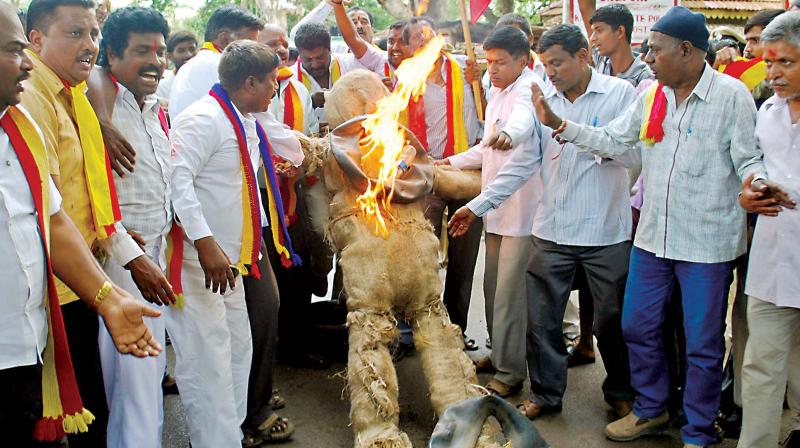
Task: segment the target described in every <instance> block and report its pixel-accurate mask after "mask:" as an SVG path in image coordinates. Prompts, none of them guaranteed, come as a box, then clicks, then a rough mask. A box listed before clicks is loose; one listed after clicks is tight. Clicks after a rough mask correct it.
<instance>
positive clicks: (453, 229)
mask: <svg viewBox="0 0 800 448" xmlns="http://www.w3.org/2000/svg"><path fill="white" fill-rule="evenodd" d="M476 219H478V216H477V215H476V214H475V213H472V210H470V209H469V208H467V207H466V206H464V207H461V208H460V209H458V210H456V212H455V213H454V214H453V217H452V218H450V221H449V222H448V223H447V233H449V234H450V236H452V237H453V238H458V237H460V236H463V235H464V234H466V233H467V231H469V226H470V225H472V223H473V222H474V221H475V220H476Z"/></svg>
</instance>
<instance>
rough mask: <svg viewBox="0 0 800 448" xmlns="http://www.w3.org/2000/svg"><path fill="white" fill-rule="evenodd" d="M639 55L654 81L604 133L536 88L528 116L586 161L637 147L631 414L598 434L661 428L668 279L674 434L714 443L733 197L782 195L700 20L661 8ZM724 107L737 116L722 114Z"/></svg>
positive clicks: (741, 238)
mask: <svg viewBox="0 0 800 448" xmlns="http://www.w3.org/2000/svg"><path fill="white" fill-rule="evenodd" d="M649 47H650V48H649V52H648V53H647V56H646V57H645V62H646V63H647V64H648V65H649V66H650V69H651V70H652V72H653V74H654V75H655V77H656V79H657V80H658V81H659V84H656V85H653V86H652V87H651V88H650V89H648V90H647V92H646V93H645V94H644V95H640V96H639V98H638V100H637V101H636V102H635V103H633V104H632V105H631V107H630V108H629V109H628V110H627V111H626V113H625V114H624V115H622V116H620V117H619V118H618V119H616V120H615V121H613V122H612V123H611V124H610V125H608V126H605V127H602V128H594V127H590V126H585V125H580V124H577V123H575V122H573V121H571V120H562V118H561V117H559V116H557V115H555V114H554V113H553V112H552V110H551V109H550V107H549V106H548V105H547V102H546V101H545V99H544V95H543V94H542V93H541V92H540V91H537V92H534V95H533V101H534V105H535V108H536V113H537V116H538V117H539V119H540V120H541V121H542V122H543V123H544V124H545V125H546V126H549V127H551V128H553V129H555V134H558V135H560V137H561V138H562V139H564V140H565V141H568V142H572V143H574V144H576V145H577V146H579V147H582V148H585V149H584V151H586V152H591V153H593V154H594V155H596V156H600V157H604V158H605V157H609V158H613V157H616V156H618V155H619V154H622V153H624V152H626V151H628V150H629V148H630V145H633V144H635V143H637V142H639V141H640V140H641V141H643V142H644V147H643V149H642V171H643V172H645V173H647V185H646V188H645V192H644V205H643V208H642V212H641V220H640V223H639V227H638V230H637V233H636V239H635V241H634V248H633V251H632V252H631V257H630V269H629V273H628V281H627V285H626V289H625V299H624V303H623V310H622V331H623V333H624V337H625V342H626V343H627V346H628V351H629V357H630V366H631V368H630V370H631V384H632V385H633V387H634V388H635V389H636V391H637V392H638V394H639V395H638V397H637V398H636V402H635V404H634V407H633V412H631V413H630V414H629V415H628V416H626V417H624V418H622V419H619V420H617V421H615V422H613V423H611V424H609V425H608V426H607V427H606V436H607V437H609V438H610V439H612V440H617V441H629V440H634V439H637V438H639V437H641V436H644V435H647V434H652V433H655V432H659V431H660V430H661V429H662V427H663V426H664V425H666V424H667V423H668V422H669V415H668V413H667V399H668V396H669V377H668V370H667V366H666V356H665V354H664V347H663V344H662V342H661V338H662V328H663V324H664V318H665V316H664V314H665V310H666V308H667V307H666V304H667V302H668V300H669V298H670V296H671V292H672V289H673V287H674V285H675V283H676V282H677V283H678V284H679V285H680V289H681V297H682V304H683V309H684V321H683V326H684V330H685V333H686V358H687V371H686V388H685V390H684V402H683V409H684V412H685V414H686V418H687V424H686V425H685V426H684V427H683V428H681V438H682V439H683V443H684V447H689V448H693V447H703V446H708V445H712V444H714V443H716V432H715V430H714V420H715V419H716V417H717V411H718V410H719V404H720V388H721V384H722V357H723V355H724V353H725V344H724V337H723V334H724V327H725V323H724V322H725V309H726V306H727V298H728V290H729V288H730V284H731V281H732V270H733V260H735V259H736V258H737V257H738V256H740V255H742V254H743V253H744V251H745V235H744V224H743V223H744V212H743V211H742V209H741V208H740V207H739V206H738V204H737V203H736V199H735V197H736V191H737V190H738V189H739V185H740V182H741V181H742V180H744V179H747V178H748V177H753V178H755V179H762V183H763V185H764V186H765V193H768V194H776V195H779V196H785V193H784V192H783V190H782V189H781V188H780V187H779V186H777V185H776V184H774V183H771V182H769V181H767V180H766V170H765V168H764V164H763V161H762V159H761V156H762V153H761V151H760V150H759V149H758V148H757V147H756V143H755V139H754V131H755V114H756V109H755V106H754V105H753V100H752V97H751V96H750V93H749V92H748V90H747V89H746V88H745V87H744V85H743V84H742V83H740V82H738V81H737V80H735V79H733V78H731V77H729V76H725V75H722V74H720V73H717V72H715V71H714V70H713V69H712V68H711V67H710V66H709V65H708V64H706V62H705V54H706V51H707V49H708V29H707V27H706V20H705V17H704V16H703V15H702V14H699V13H693V12H691V11H689V10H688V9H686V8H684V7H680V6H679V7H674V8H672V9H670V10H669V11H668V12H667V13H666V14H665V15H664V16H663V17H662V18H661V19H660V20H659V21H658V22H656V24H655V25H653V27H652V28H651V31H650V40H649ZM659 110H660V111H663V112H662V113H659ZM731 110H735V111H737V113H736V114H735V115H734V116H731V114H730V111H731ZM731 120H733V121H731ZM598 148H600V149H598Z"/></svg>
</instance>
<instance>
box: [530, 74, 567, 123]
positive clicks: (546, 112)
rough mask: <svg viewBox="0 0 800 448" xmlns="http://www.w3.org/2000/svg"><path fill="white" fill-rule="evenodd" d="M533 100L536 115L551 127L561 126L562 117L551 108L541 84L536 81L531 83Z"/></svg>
mask: <svg viewBox="0 0 800 448" xmlns="http://www.w3.org/2000/svg"><path fill="white" fill-rule="evenodd" d="M531 101H532V102H533V108H534V110H535V111H536V117H537V118H538V119H539V121H541V122H542V124H543V125H545V126H547V127H549V128H551V129H557V128H558V127H559V126H561V118H560V117H559V116H558V115H556V114H555V112H553V110H552V109H550V105H548V104H547V100H546V99H545V98H544V92H542V89H541V88H540V87H539V84H537V83H535V82H534V83H531Z"/></svg>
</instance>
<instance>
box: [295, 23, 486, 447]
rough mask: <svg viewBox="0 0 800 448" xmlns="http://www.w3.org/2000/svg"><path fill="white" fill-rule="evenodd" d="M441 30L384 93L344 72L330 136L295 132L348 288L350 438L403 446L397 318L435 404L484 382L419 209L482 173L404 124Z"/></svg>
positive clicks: (481, 442)
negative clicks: (323, 201)
mask: <svg viewBox="0 0 800 448" xmlns="http://www.w3.org/2000/svg"><path fill="white" fill-rule="evenodd" d="M442 45H443V41H442V40H441V39H440V38H438V37H437V38H435V39H434V40H433V41H431V43H430V44H429V45H428V46H427V47H425V48H424V49H423V50H421V51H420V52H419V53H418V54H417V55H416V56H415V57H414V58H411V59H409V60H407V61H405V62H404V63H403V65H401V66H400V68H398V70H397V72H396V73H397V76H398V83H397V86H396V87H395V89H394V91H393V92H392V93H391V94H390V93H389V91H388V90H387V89H386V87H384V85H383V84H382V82H381V79H380V78H379V77H378V76H377V75H375V74H373V73H370V72H367V71H354V72H351V73H348V74H347V75H345V76H343V77H342V78H341V79H340V80H339V81H338V82H337V83H336V85H335V86H334V88H333V89H332V90H331V91H330V92H328V93H327V94H326V117H327V119H328V122H329V125H330V127H331V128H332V129H333V131H332V132H331V133H330V134H329V135H328V136H327V137H326V138H307V137H303V138H301V143H302V147H303V150H304V152H305V154H306V160H305V162H304V169H305V170H306V172H307V174H316V175H321V177H322V179H323V181H324V185H325V187H326V190H327V191H328V193H329V195H330V198H331V200H330V204H329V207H328V208H327V210H316V211H311V214H312V219H315V220H316V219H324V220H325V222H326V223H327V225H326V240H327V241H328V242H329V243H330V244H331V246H332V247H333V248H334V249H335V250H336V251H337V253H338V256H339V268H340V269H341V270H342V276H343V284H344V290H345V292H346V295H347V309H348V314H347V325H348V332H349V352H348V364H347V388H348V391H349V397H350V421H351V424H352V427H353V431H354V432H355V447H356V448H368V447H369V448H407V447H411V446H412V445H411V442H410V440H409V438H408V436H407V435H406V434H405V433H404V432H403V431H401V430H400V429H399V427H398V424H399V411H400V410H399V405H398V382H397V375H396V372H395V369H394V365H393V363H392V358H391V355H390V352H389V348H388V347H389V344H390V343H391V342H392V341H393V340H394V339H395V337H396V336H397V322H398V319H403V320H406V321H407V322H409V323H410V324H411V326H412V329H413V334H414V344H415V346H416V348H417V350H418V352H419V354H420V358H421V361H422V367H423V370H424V373H425V376H426V379H427V382H428V387H429V391H430V397H431V402H432V404H433V408H434V410H435V412H436V415H437V416H441V415H442V414H443V413H444V412H445V411H446V410H447V409H448V408H449V407H450V406H453V405H455V404H457V403H460V402H463V401H464V400H468V399H470V398H474V397H478V396H481V395H483V394H484V393H485V391H483V390H482V388H480V387H479V386H478V385H477V383H478V379H477V376H476V374H475V368H474V366H473V364H472V362H471V360H470V359H469V357H468V356H467V355H466V353H465V352H464V341H463V338H462V335H461V329H460V328H459V327H458V326H456V325H454V324H453V323H451V322H450V318H449V317H448V315H447V311H446V310H445V307H444V304H443V302H442V282H441V280H440V278H439V268H440V265H439V259H438V248H439V241H438V239H437V237H436V236H435V235H434V232H433V226H432V225H431V224H430V223H429V222H428V221H427V220H426V218H425V216H424V213H423V201H422V200H423V199H424V198H425V196H427V195H428V194H430V193H431V192H432V191H433V192H434V193H436V194H437V195H440V196H442V197H446V198H447V197H454V198H458V199H465V198H469V197H474V196H475V195H477V194H478V193H479V192H480V174H479V173H478V172H471V173H470V172H462V171H459V170H455V169H452V168H449V167H443V166H434V165H433V164H432V163H431V161H430V159H429V158H428V156H427V155H426V151H425V148H423V147H422V146H421V145H420V143H419V141H418V140H417V139H416V137H415V136H414V135H413V134H412V133H410V132H409V131H408V130H407V129H406V128H405V127H404V126H402V125H401V124H400V122H401V116H402V114H403V111H404V110H405V109H406V108H407V104H408V101H409V99H410V98H411V97H415V96H418V95H421V94H422V93H423V89H424V86H425V80H426V78H427V75H428V73H430V71H431V69H432V68H433V66H434V62H435V60H436V58H438V57H439V54H440V51H441V48H442ZM499 433H500V427H499V426H498V425H497V423H496V422H495V421H494V420H491V419H490V420H487V421H486V422H485V423H484V424H483V429H482V433H481V435H480V437H479V439H478V443H477V445H475V446H478V447H482V448H488V447H499V446H500V444H499V443H498V442H497V441H496V440H495V438H496V437H497V435H498V434H499Z"/></svg>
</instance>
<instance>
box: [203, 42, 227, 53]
mask: <svg viewBox="0 0 800 448" xmlns="http://www.w3.org/2000/svg"><path fill="white" fill-rule="evenodd" d="M200 50H201V51H202V50H208V51H213V52H214V53H222V49H221V48H219V47H218V46H217V44H215V43H214V42H208V41H206V42H203V46H202V47H200Z"/></svg>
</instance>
